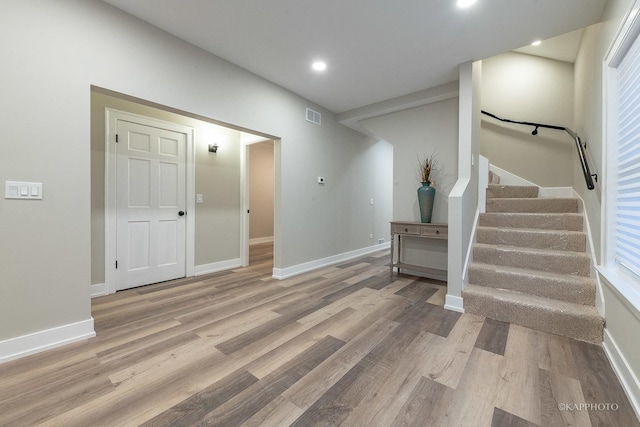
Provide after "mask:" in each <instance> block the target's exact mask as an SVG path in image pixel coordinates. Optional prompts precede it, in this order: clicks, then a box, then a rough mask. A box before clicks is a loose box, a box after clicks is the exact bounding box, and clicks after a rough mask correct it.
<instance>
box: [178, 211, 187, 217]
mask: <svg viewBox="0 0 640 427" xmlns="http://www.w3.org/2000/svg"><path fill="white" fill-rule="evenodd" d="M185 213H186V212H185V211H180V212H178V216H184V214H185Z"/></svg>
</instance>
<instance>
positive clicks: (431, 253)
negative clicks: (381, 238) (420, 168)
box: [360, 98, 458, 270]
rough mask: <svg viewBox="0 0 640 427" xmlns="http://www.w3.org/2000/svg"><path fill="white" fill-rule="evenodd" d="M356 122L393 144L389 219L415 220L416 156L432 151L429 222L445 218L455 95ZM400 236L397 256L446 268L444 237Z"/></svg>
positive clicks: (451, 180)
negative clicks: (432, 197) (433, 190)
mask: <svg viewBox="0 0 640 427" xmlns="http://www.w3.org/2000/svg"><path fill="white" fill-rule="evenodd" d="M360 124H361V125H362V126H363V127H365V128H366V129H367V130H368V131H370V132H372V133H373V134H375V135H376V136H377V137H379V138H382V139H384V140H385V141H387V142H389V143H390V144H391V145H393V219H394V221H415V222H420V211H419V208H418V199H417V193H416V191H417V189H418V187H420V185H421V184H420V182H419V180H418V178H417V168H416V166H417V159H418V156H420V157H424V156H426V155H430V154H432V153H435V154H436V158H437V160H438V168H437V170H436V172H435V173H434V174H433V175H432V177H433V179H434V180H435V188H436V198H435V202H434V209H433V216H432V221H431V222H433V223H447V216H448V200H447V199H448V196H449V192H450V191H451V188H452V187H453V185H454V184H455V181H456V178H457V176H458V99H457V98H453V99H448V100H445V101H440V102H435V103H432V104H427V105H423V106H421V107H415V108H410V109H406V110H403V111H399V112H395V113H390V114H385V115H382V116H378V117H375V118H371V119H366V120H362V121H361V122H360ZM416 240H417V241H413V240H412V239H405V244H404V246H403V250H404V252H403V259H404V261H405V262H407V263H410V264H417V265H423V266H426V267H432V268H439V269H442V270H446V269H447V242H446V241H435V240H425V239H416Z"/></svg>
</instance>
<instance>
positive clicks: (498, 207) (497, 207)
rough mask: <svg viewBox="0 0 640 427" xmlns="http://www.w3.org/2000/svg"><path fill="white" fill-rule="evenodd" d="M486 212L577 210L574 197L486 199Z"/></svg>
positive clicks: (555, 211) (559, 211) (558, 211)
mask: <svg viewBox="0 0 640 427" xmlns="http://www.w3.org/2000/svg"><path fill="white" fill-rule="evenodd" d="M487 212H523V213H535V212H539V213H562V212H578V201H577V200H576V199H551V198H549V199H540V198H538V199H488V200H487Z"/></svg>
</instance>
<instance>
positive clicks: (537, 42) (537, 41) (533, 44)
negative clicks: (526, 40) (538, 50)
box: [531, 40, 542, 46]
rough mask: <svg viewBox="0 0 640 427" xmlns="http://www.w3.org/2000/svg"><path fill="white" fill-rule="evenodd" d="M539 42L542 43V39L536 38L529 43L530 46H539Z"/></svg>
mask: <svg viewBox="0 0 640 427" xmlns="http://www.w3.org/2000/svg"><path fill="white" fill-rule="evenodd" d="M540 43H542V40H536V41H534V42H533V43H531V46H540Z"/></svg>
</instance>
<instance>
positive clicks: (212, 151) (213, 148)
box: [209, 142, 219, 153]
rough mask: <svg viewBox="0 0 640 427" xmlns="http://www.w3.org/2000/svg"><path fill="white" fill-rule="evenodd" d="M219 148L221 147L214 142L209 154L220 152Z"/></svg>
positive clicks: (210, 145)
mask: <svg viewBox="0 0 640 427" xmlns="http://www.w3.org/2000/svg"><path fill="white" fill-rule="evenodd" d="M218 147H219V145H218V144H217V143H216V142H214V143H213V144H209V152H210V153H217V152H218Z"/></svg>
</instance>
